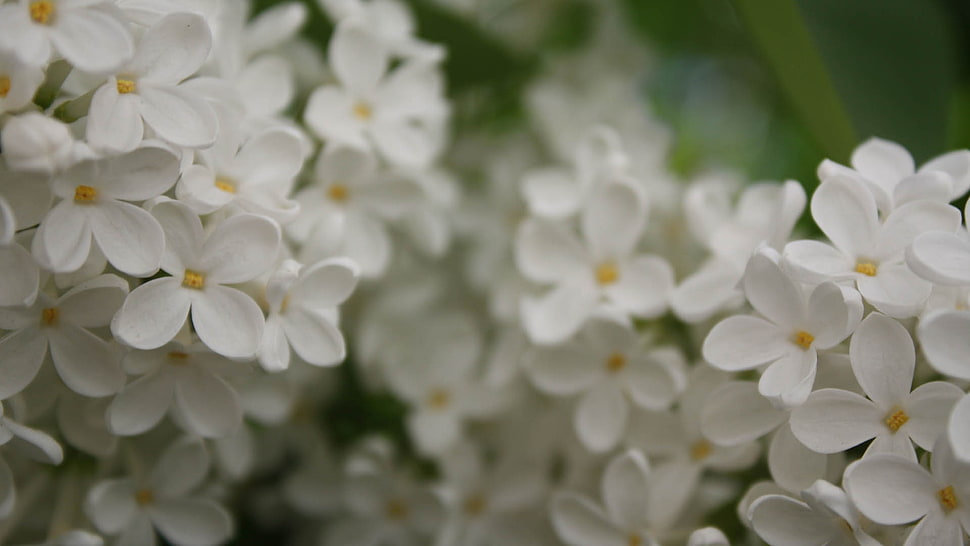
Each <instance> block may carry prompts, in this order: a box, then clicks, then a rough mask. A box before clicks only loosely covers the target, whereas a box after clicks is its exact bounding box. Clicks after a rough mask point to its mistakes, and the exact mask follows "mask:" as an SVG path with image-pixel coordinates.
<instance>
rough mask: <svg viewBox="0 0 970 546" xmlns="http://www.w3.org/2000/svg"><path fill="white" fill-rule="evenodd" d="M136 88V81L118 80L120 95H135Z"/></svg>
mask: <svg viewBox="0 0 970 546" xmlns="http://www.w3.org/2000/svg"><path fill="white" fill-rule="evenodd" d="M136 87H137V86H136V85H135V80H125V79H121V78H118V93H121V94H122V95H127V94H128V93H134V92H135V88H136Z"/></svg>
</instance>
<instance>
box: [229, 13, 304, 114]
mask: <svg viewBox="0 0 970 546" xmlns="http://www.w3.org/2000/svg"><path fill="white" fill-rule="evenodd" d="M280 6H281V7H284V6H285V5H284V4H281V5H280ZM289 6H290V7H296V8H303V7H304V6H303V5H302V4H289ZM236 85H237V86H238V87H237V88H238V89H240V90H242V93H240V94H241V95H242V97H241V98H242V100H243V102H244V103H245V105H246V111H247V112H249V113H250V114H251V115H252V116H253V117H254V118H261V117H264V116H266V117H269V116H272V115H274V114H279V113H280V112H281V111H282V110H283V109H285V108H286V106H287V105H288V104H290V102H291V101H292V100H293V95H294V92H295V89H294V81H293V69H292V68H291V67H290V64H289V62H288V61H287V60H284V59H283V58H281V57H278V56H275V55H271V54H264V55H260V56H259V57H257V58H256V59H254V60H252V61H251V62H250V63H249V64H247V65H246V66H245V68H243V69H242V71H241V72H240V73H239V75H238V76H236Z"/></svg>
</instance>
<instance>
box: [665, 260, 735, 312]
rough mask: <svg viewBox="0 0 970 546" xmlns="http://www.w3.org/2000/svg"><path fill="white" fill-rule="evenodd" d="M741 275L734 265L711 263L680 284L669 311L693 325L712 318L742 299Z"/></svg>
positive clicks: (714, 261) (674, 290)
mask: <svg viewBox="0 0 970 546" xmlns="http://www.w3.org/2000/svg"><path fill="white" fill-rule="evenodd" d="M739 282H741V272H740V271H738V270H737V269H736V268H735V267H734V266H733V265H732V264H730V263H728V262H726V261H722V260H718V259H712V260H710V261H708V262H706V263H705V264H704V265H702V266H701V267H700V268H699V269H697V270H696V271H694V272H693V273H691V274H690V275H689V276H688V277H687V278H686V279H684V280H683V281H681V283H680V284H679V285H677V287H676V288H674V289H673V291H672V292H671V294H670V307H671V309H672V310H673V311H674V313H675V314H676V315H677V317H679V318H680V319H681V320H683V321H686V322H690V323H694V322H700V321H703V320H706V319H707V318H710V316H711V315H713V314H714V313H715V312H717V311H718V310H719V309H721V308H723V307H726V306H727V305H729V304H730V303H731V302H732V301H734V300H737V299H739V298H740V296H741V292H740V290H738V289H737V286H738V283H739Z"/></svg>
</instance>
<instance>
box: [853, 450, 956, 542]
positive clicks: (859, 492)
mask: <svg viewBox="0 0 970 546" xmlns="http://www.w3.org/2000/svg"><path fill="white" fill-rule="evenodd" d="M843 485H844V487H845V492H846V493H848V494H849V498H851V499H852V502H853V503H855V505H856V507H857V508H858V509H859V511H860V512H862V514H863V515H865V516H866V517H867V518H869V519H871V520H872V521H874V522H876V523H881V524H883V525H898V524H902V523H909V522H911V521H914V520H916V519H918V518H920V517H922V516H923V515H925V514H926V513H927V512H929V511H931V510H934V509H938V507H934V505H938V502H939V501H937V500H936V492H937V491H938V490H939V489H940V487H939V486H938V485H937V483H936V481H935V480H934V479H933V477H932V476H931V475H930V473H929V472H927V471H926V469H924V468H923V467H921V466H919V465H918V464H916V463H915V462H912V461H909V460H907V459H904V458H902V457H898V456H896V455H889V454H876V455H872V456H869V457H866V458H865V459H863V460H860V461H856V462H854V463H852V464H851V465H849V467H848V468H846V469H845V477H844V478H843Z"/></svg>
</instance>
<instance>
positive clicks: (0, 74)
mask: <svg viewBox="0 0 970 546" xmlns="http://www.w3.org/2000/svg"><path fill="white" fill-rule="evenodd" d="M0 40H2V38H0ZM43 81H44V70H43V69H42V68H41V67H40V66H32V65H29V64H24V63H23V62H22V61H20V60H18V59H17V57H16V56H15V55H14V54H12V53H10V52H6V51H3V50H2V49H0V114H2V113H4V112H14V111H16V110H19V109H21V108H23V107H24V106H27V105H28V104H30V103H31V101H32V100H33V98H34V93H36V92H37V88H38V87H40V84H41V83H42V82H43Z"/></svg>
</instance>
